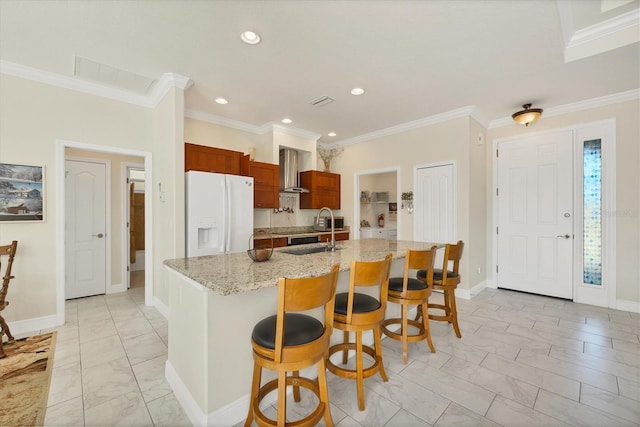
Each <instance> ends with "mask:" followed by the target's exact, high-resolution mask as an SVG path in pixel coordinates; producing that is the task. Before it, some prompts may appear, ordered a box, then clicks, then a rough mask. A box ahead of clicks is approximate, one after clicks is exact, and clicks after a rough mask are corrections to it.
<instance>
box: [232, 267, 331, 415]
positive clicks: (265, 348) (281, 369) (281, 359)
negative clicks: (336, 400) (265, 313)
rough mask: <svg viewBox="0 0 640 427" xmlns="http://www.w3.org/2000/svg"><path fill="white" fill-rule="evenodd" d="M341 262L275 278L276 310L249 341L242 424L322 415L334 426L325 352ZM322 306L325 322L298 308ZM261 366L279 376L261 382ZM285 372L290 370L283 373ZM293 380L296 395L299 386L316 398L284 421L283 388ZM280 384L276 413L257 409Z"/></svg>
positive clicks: (284, 400) (285, 389) (296, 398)
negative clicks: (306, 373)
mask: <svg viewBox="0 0 640 427" xmlns="http://www.w3.org/2000/svg"><path fill="white" fill-rule="evenodd" d="M338 273H339V265H338V264H336V265H334V266H333V268H332V269H331V272H330V273H328V274H325V275H322V276H319V277H312V278H302V279H287V278H281V279H280V280H279V282H278V311H277V314H275V315H273V316H269V317H267V318H265V319H263V320H261V321H260V322H258V323H257V324H256V326H255V327H254V328H253V333H252V334H251V345H252V347H253V360H254V364H253V383H252V385H251V398H250V401H249V413H248V415H247V419H246V421H245V424H244V425H245V426H247V427H248V426H250V425H251V422H252V421H253V420H254V418H255V421H256V423H257V424H258V425H259V426H276V425H277V426H286V425H295V426H312V425H316V424H317V423H318V422H319V421H320V420H321V419H322V418H323V417H324V421H325V424H326V425H327V426H333V421H332V419H331V411H330V408H329V394H328V392H327V377H326V368H325V357H326V355H327V352H328V350H329V341H330V338H331V333H332V331H333V306H334V302H335V293H336V285H337V282H338ZM320 307H324V322H321V321H320V320H318V319H316V318H315V317H313V316H310V315H308V314H302V313H300V312H303V311H308V310H312V309H314V308H320ZM315 364H317V366H318V379H317V380H311V379H309V378H304V377H300V374H299V371H300V370H301V369H303V368H305V367H307V366H313V365H315ZM262 368H267V369H271V370H274V371H277V372H278V378H277V379H274V380H272V381H269V382H267V383H266V384H264V385H263V386H260V382H261V378H262ZM287 372H292V375H291V376H287ZM287 386H293V397H294V400H295V401H296V402H299V401H300V387H304V388H307V389H309V390H311V391H312V392H313V393H314V394H315V395H316V396H317V397H318V399H319V400H320V402H319V403H318V406H317V407H316V409H315V410H314V411H313V412H312V413H311V414H309V415H308V416H307V417H305V418H303V419H301V420H297V421H295V422H293V423H291V424H289V423H287V422H286V403H287V399H286V391H287ZM276 389H277V390H278V419H277V420H272V419H270V418H267V417H266V416H265V415H264V413H262V411H261V410H260V402H261V401H262V399H263V398H264V397H265V396H266V395H267V394H269V393H270V392H271V391H273V390H276Z"/></svg>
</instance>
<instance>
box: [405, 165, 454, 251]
mask: <svg viewBox="0 0 640 427" xmlns="http://www.w3.org/2000/svg"><path fill="white" fill-rule="evenodd" d="M415 191H416V194H415V195H414V203H415V210H414V212H413V214H414V215H415V219H414V221H415V224H414V229H415V239H416V240H418V241H422V242H450V243H453V242H454V239H455V236H454V226H455V211H454V201H455V185H454V166H453V164H444V165H438V166H428V167H420V168H418V169H417V170H416V184H415ZM439 255H440V254H439Z"/></svg>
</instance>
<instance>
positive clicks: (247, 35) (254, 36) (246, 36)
mask: <svg viewBox="0 0 640 427" xmlns="http://www.w3.org/2000/svg"><path fill="white" fill-rule="evenodd" d="M240 38H241V39H242V41H243V42H245V43H246V44H258V43H260V40H261V39H260V35H259V34H258V33H255V32H253V31H244V32H243V33H242V34H240Z"/></svg>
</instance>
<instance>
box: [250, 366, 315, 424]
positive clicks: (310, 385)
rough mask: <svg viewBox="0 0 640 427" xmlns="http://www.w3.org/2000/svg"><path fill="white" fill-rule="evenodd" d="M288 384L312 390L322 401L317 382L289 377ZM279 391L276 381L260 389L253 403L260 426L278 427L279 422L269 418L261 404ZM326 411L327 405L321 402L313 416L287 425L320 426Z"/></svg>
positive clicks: (310, 415)
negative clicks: (266, 397)
mask: <svg viewBox="0 0 640 427" xmlns="http://www.w3.org/2000/svg"><path fill="white" fill-rule="evenodd" d="M286 382H287V384H286V385H287V386H298V387H304V388H306V389H308V390H310V391H311V392H313V394H315V395H316V397H317V398H318V399H320V390H319V388H318V384H317V383H316V382H315V381H313V380H310V379H309V378H304V377H287V381H286ZM277 389H278V380H277V379H274V380H271V381H269V382H268V383H266V384H264V385H263V386H262V387H260V390H259V391H258V396H257V398H256V399H255V400H254V401H253V402H252V403H251V404H252V406H253V411H254V416H255V421H256V423H257V424H258V425H260V426H273V427H276V426H277V425H278V422H277V420H272V419H271V418H268V417H267V416H266V415H265V414H264V413H263V412H262V411H261V410H260V402H261V401H262V399H264V397H265V396H266V395H267V394H269V393H271V392H272V391H274V390H277ZM324 410H325V405H324V403H323V402H322V401H320V402H318V406H317V407H316V409H315V410H314V411H313V412H312V413H311V414H309V415H307V416H306V417H304V418H302V419H300V420H297V421H295V422H293V423H287V425H288V426H314V425H316V424H318V423H319V422H320V420H321V419H322V417H323V416H324Z"/></svg>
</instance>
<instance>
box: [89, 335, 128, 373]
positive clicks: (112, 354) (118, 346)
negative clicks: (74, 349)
mask: <svg viewBox="0 0 640 427" xmlns="http://www.w3.org/2000/svg"><path fill="white" fill-rule="evenodd" d="M80 352H81V355H82V369H89V368H93V367H94V366H96V365H100V364H103V363H106V362H110V361H112V360H116V359H122V358H123V357H125V356H126V353H125V351H124V347H123V346H122V342H121V341H120V337H119V336H118V335H117V334H114V335H111V336H110V337H105V338H100V339H97V340H93V341H88V342H85V343H83V344H81V345H80Z"/></svg>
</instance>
